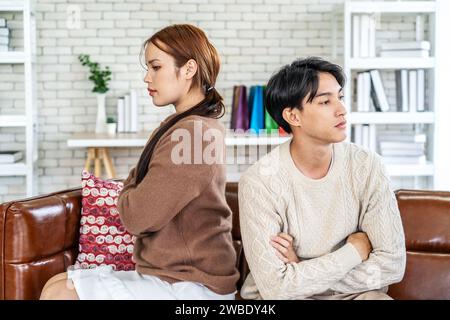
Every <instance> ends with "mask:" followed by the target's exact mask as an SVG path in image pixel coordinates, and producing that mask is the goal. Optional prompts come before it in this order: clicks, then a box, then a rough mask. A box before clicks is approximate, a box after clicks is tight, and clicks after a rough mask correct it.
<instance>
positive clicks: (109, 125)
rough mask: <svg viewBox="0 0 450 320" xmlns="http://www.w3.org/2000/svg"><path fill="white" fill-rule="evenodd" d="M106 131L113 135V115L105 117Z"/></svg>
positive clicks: (114, 123) (114, 128)
mask: <svg viewBox="0 0 450 320" xmlns="http://www.w3.org/2000/svg"><path fill="white" fill-rule="evenodd" d="M106 126H107V132H108V134H109V135H115V134H116V129H117V123H116V121H115V120H114V118H113V117H108V118H107V119H106Z"/></svg>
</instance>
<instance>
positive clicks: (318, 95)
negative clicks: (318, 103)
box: [314, 88, 342, 99]
mask: <svg viewBox="0 0 450 320" xmlns="http://www.w3.org/2000/svg"><path fill="white" fill-rule="evenodd" d="M340 92H342V88H340V89H339V91H338V93H340ZM331 95H333V93H331V92H321V93H318V94H316V96H315V97H314V99H315V98H318V97H322V96H331Z"/></svg>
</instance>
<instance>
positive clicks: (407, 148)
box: [378, 131, 427, 164]
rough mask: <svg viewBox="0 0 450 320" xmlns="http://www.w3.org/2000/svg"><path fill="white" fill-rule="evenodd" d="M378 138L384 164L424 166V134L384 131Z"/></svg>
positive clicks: (425, 159)
mask: <svg viewBox="0 0 450 320" xmlns="http://www.w3.org/2000/svg"><path fill="white" fill-rule="evenodd" d="M378 138H379V143H380V154H381V155H382V156H383V159H384V162H385V163H386V164H426V162H427V158H426V155H425V143H426V135H425V134H422V133H420V134H418V133H414V132H400V131H398V132H397V131H386V132H384V133H383V134H381V135H379V136H378Z"/></svg>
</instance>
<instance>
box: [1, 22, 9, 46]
mask: <svg viewBox="0 0 450 320" xmlns="http://www.w3.org/2000/svg"><path fill="white" fill-rule="evenodd" d="M6 51H9V29H8V28H7V27H6V20H5V19H4V18H0V52H6Z"/></svg>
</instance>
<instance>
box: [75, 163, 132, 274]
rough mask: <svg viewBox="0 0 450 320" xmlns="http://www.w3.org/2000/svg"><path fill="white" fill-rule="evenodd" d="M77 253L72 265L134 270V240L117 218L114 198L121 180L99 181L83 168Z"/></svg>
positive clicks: (121, 185)
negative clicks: (106, 266)
mask: <svg viewBox="0 0 450 320" xmlns="http://www.w3.org/2000/svg"><path fill="white" fill-rule="evenodd" d="M81 186H82V192H81V193H82V209H81V220H80V240H79V254H78V257H77V260H76V262H75V268H94V267H96V266H101V265H111V266H113V268H114V269H115V270H134V269H135V264H134V262H133V260H132V256H133V247H134V239H133V237H132V235H131V234H130V233H128V232H127V231H126V230H125V227H124V226H123V225H122V222H121V221H120V217H119V210H118V209H117V200H118V197H119V193H120V191H121V190H122V189H123V183H122V182H116V181H107V180H102V179H100V178H98V177H96V176H94V175H93V174H91V173H89V172H87V171H85V170H83V172H82V184H81Z"/></svg>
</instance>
